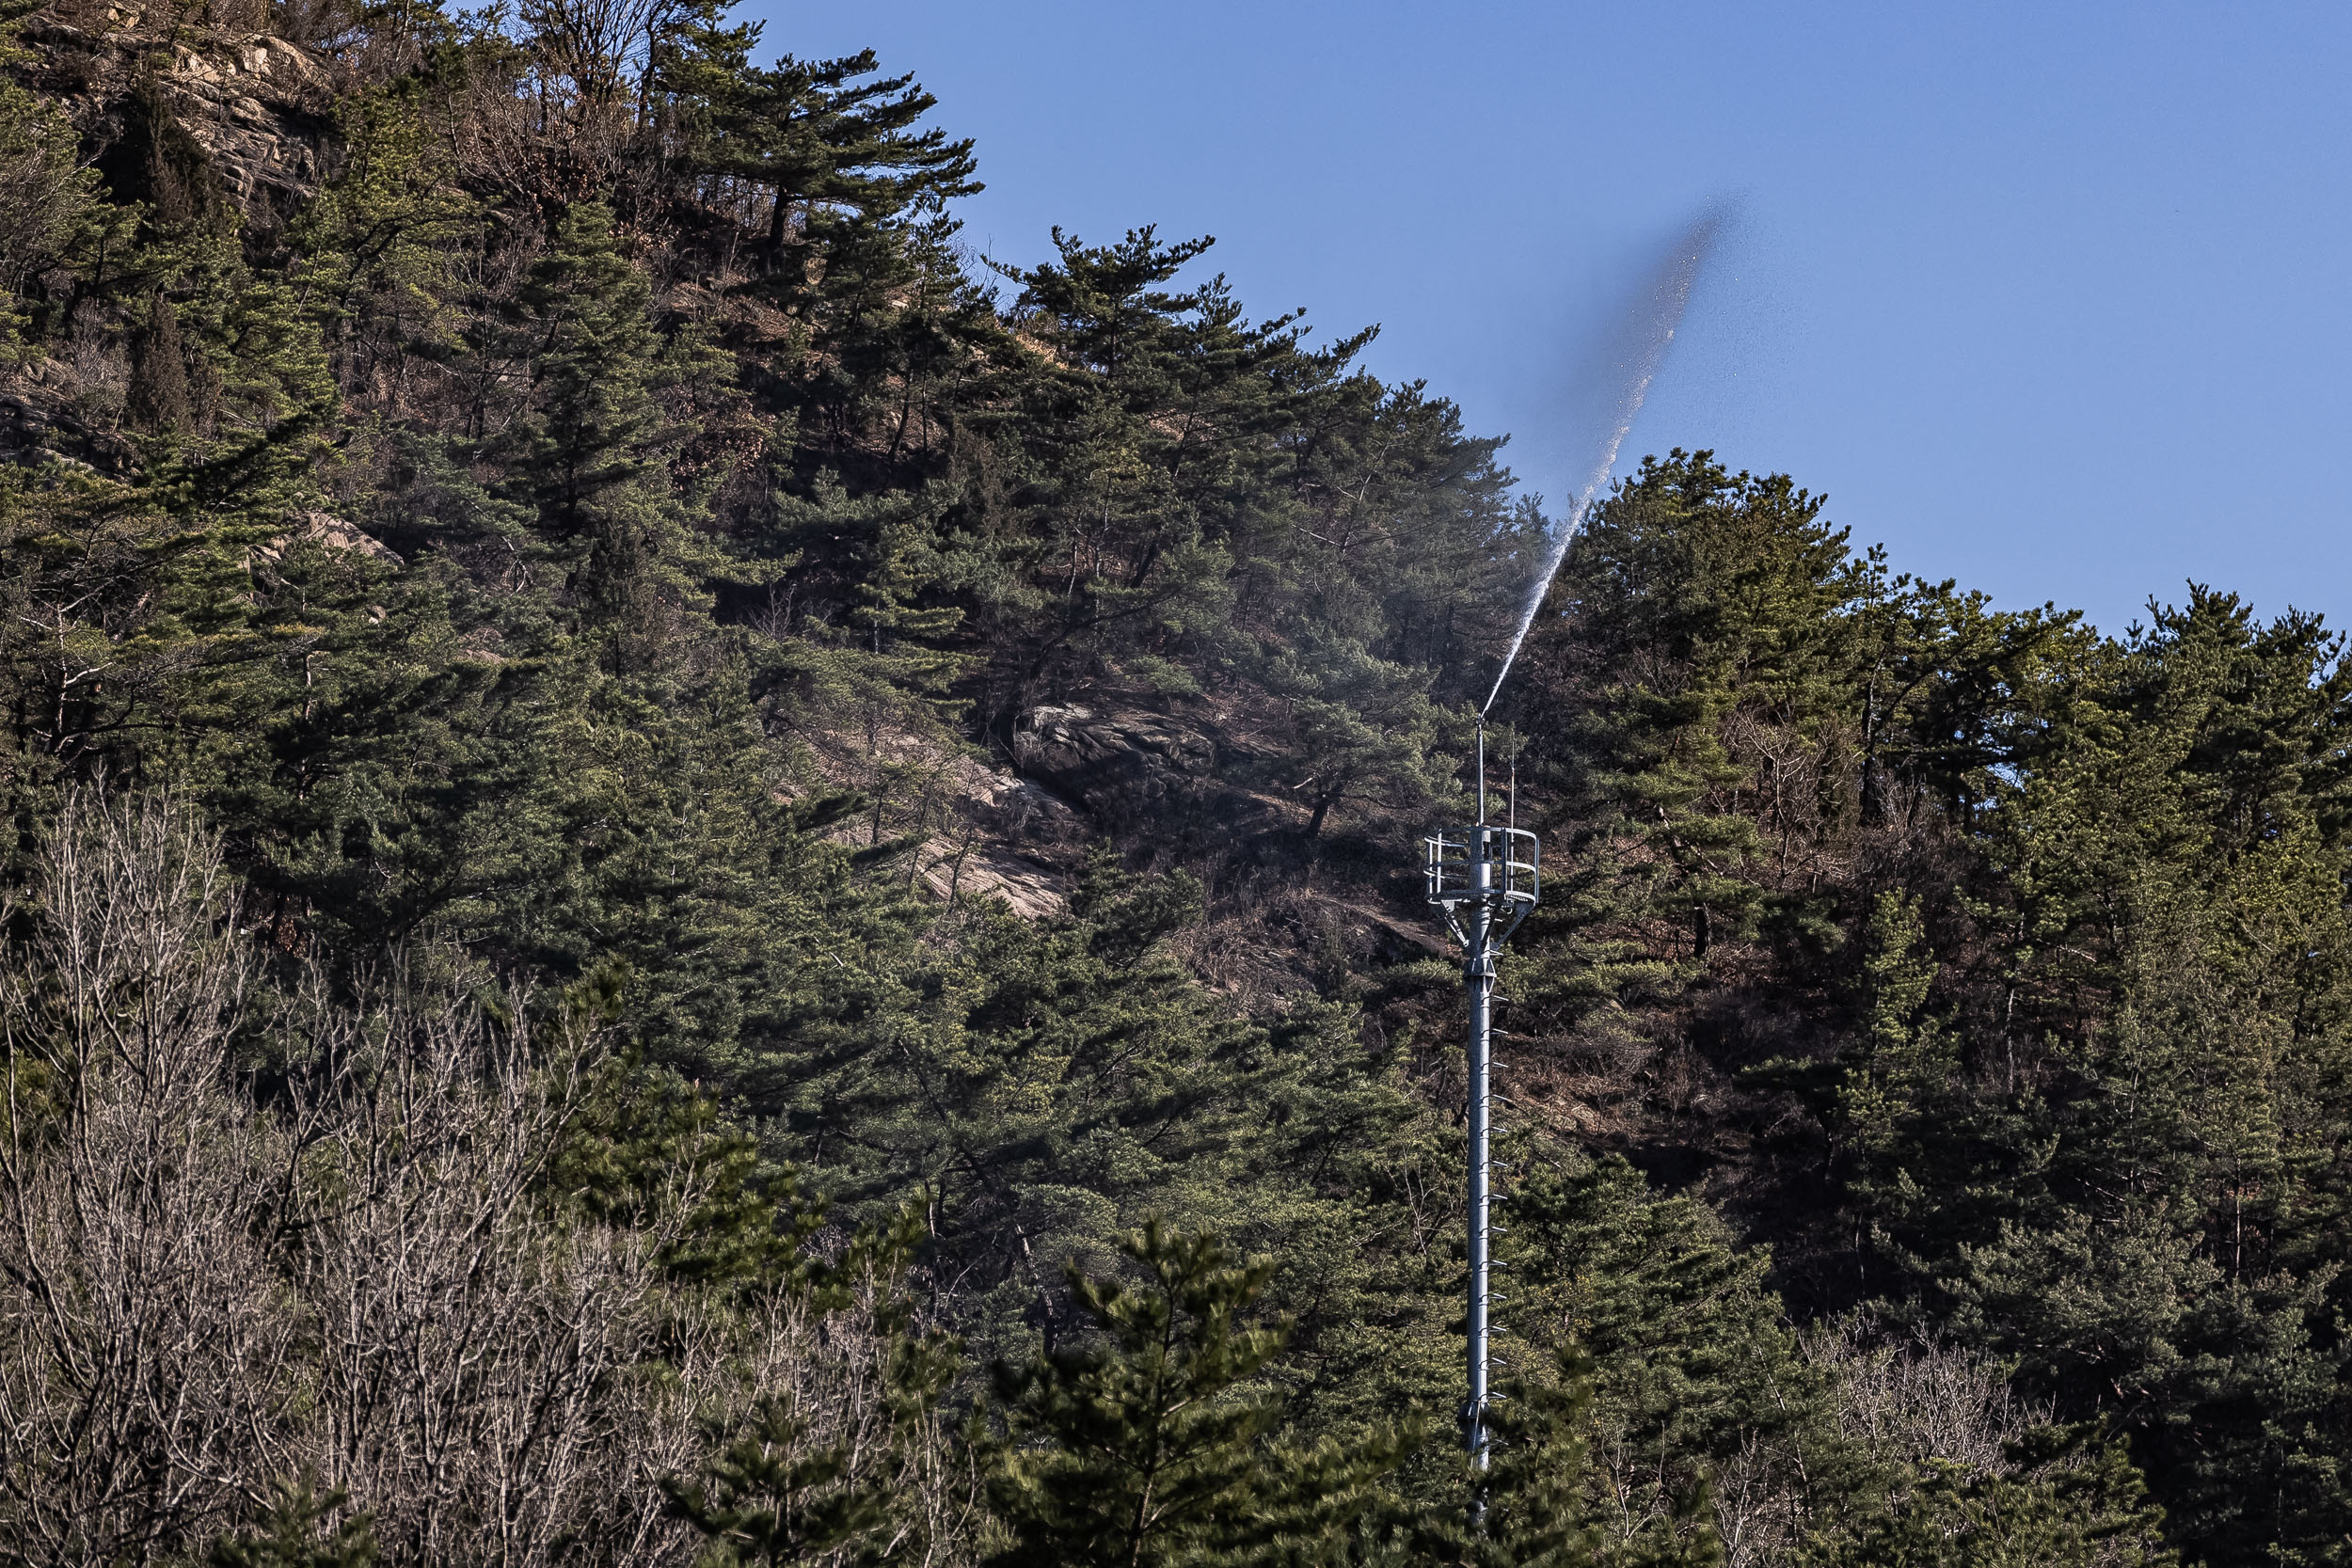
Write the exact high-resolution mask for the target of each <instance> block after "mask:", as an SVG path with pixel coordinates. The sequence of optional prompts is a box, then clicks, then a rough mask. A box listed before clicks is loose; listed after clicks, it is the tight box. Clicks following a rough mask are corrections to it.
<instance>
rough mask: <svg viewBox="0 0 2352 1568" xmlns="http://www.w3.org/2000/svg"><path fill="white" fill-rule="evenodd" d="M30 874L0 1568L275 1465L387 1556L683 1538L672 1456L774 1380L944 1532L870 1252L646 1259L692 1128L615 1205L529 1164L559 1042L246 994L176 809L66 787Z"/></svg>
mask: <svg viewBox="0 0 2352 1568" xmlns="http://www.w3.org/2000/svg"><path fill="white" fill-rule="evenodd" d="M37 889H38V891H37V895H36V902H35V904H34V906H33V907H31V908H24V909H18V908H13V907H11V908H8V909H6V910H0V915H5V916H9V917H17V916H21V917H23V918H22V924H24V925H26V926H29V927H30V928H31V929H32V931H33V932H34V933H35V934H34V935H33V937H32V938H31V940H30V941H29V942H27V943H26V944H24V946H23V947H22V949H21V950H19V951H16V952H13V953H11V954H9V955H8V963H7V964H6V967H5V973H4V974H0V1045H5V1048H6V1052H7V1058H6V1062H5V1064H4V1066H5V1072H6V1094H7V1099H6V1102H5V1108H6V1122H5V1127H0V1563H24V1564H36V1563H37V1564H42V1565H54V1568H65V1565H69V1564H71V1565H76V1568H78V1565H83V1564H96V1563H102V1562H106V1563H111V1562H116V1561H135V1560H151V1559H153V1558H157V1557H162V1556H167V1555H170V1554H174V1553H183V1552H185V1551H187V1550H189V1549H191V1548H193V1547H199V1546H200V1545H201V1544H203V1543H204V1542H205V1541H206V1540H207V1539H209V1538H210V1537H211V1536H212V1535H214V1534H215V1533H217V1532H219V1531H220V1530H222V1529H223V1528H228V1527H230V1525H232V1524H234V1523H235V1522H236V1521H238V1520H240V1519H242V1518H245V1517H248V1516H250V1515H252V1514H253V1513H255V1512H257V1511H258V1510H259V1509H260V1508H262V1507H263V1506H265V1505H266V1502H267V1500H268V1497H269V1496H270V1492H271V1488H272V1486H273V1483H275V1482H276V1481H278V1480H279V1479H281V1478H285V1477H290V1476H296V1475H315V1476H317V1477H319V1478H321V1480H322V1481H324V1482H326V1484H328V1485H331V1486H334V1487H339V1488H342V1489H343V1490H344V1491H345V1492H346V1493H347V1495H348V1506H349V1507H351V1508H353V1509H355V1510H364V1511H365V1512H367V1513H369V1514H370V1515H371V1517H372V1519H373V1525H374V1532H375V1537H376V1540H377V1541H378V1542H379V1544H380V1545H381V1549H382V1552H383V1555H384V1557H385V1559H386V1560H388V1561H393V1562H414V1563H433V1564H467V1563H484V1564H493V1563H495V1564H501V1565H513V1568H522V1565H531V1564H543V1563H554V1562H557V1561H563V1562H566V1563H570V1562H612V1563H621V1562H627V1563H631V1564H661V1563H683V1562H685V1561H687V1560H689V1559H690V1558H691V1557H692V1556H693V1554H694V1551H695V1550H696V1547H697V1538H696V1537H695V1536H694V1535H693V1533H692V1532H691V1530H690V1529H689V1528H687V1527H686V1526H684V1525H683V1524H681V1523H680V1522H679V1521H678V1520H677V1519H676V1518H675V1517H674V1516H673V1515H672V1513H671V1512H670V1511H669V1509H668V1508H667V1506H666V1497H665V1493H664V1489H663V1482H664V1481H665V1480H667V1479H671V1478H676V1477H680V1476H690V1475H692V1474H694V1473H695V1472H696V1471H697V1470H698V1468H700V1467H701V1466H702V1465H704V1464H705V1463H706V1462H707V1459H708V1457H709V1455H710V1454H711V1453H712V1452H713V1451H715V1449H718V1448H721V1447H723V1446H724V1445H725V1444H727V1443H729V1442H731V1441H734V1440H735V1439H736V1438H737V1436H738V1435H739V1433H741V1432H742V1431H743V1430H745V1426H746V1422H747V1421H748V1420H749V1419H750V1417H751V1413H752V1412H753V1411H754V1410H755V1408H756V1407H758V1406H759V1404H760V1402H762V1401H763V1400H764V1401H767V1402H771V1403H772V1402H778V1401H782V1402H787V1403H788V1404H789V1405H790V1406H791V1407H792V1408H793V1409H794V1410H795V1411H796V1412H797V1413H799V1414H800V1415H801V1416H802V1417H803V1419H802V1420H801V1421H800V1422H799V1423H798V1430H799V1433H800V1435H799V1436H798V1437H796V1438H795V1441H796V1442H799V1441H804V1442H806V1443H808V1444H810V1445H813V1446H816V1447H825V1446H829V1445H838V1446H841V1447H842V1448H843V1449H845V1451H847V1452H848V1453H849V1455H850V1465H851V1468H852V1471H853V1472H854V1473H855V1474H856V1475H857V1476H859V1477H862V1478H866V1479H869V1480H870V1479H874V1478H882V1479H885V1480H886V1481H887V1482H888V1484H890V1485H891V1486H892V1487H894V1488H897V1489H898V1490H899V1491H900V1492H901V1493H902V1494H903V1495H904V1496H905V1497H908V1498H909V1499H910V1500H911V1502H912V1504H913V1506H912V1507H911V1508H909V1509H907V1510H904V1511H902V1514H901V1517H902V1518H903V1520H904V1528H903V1530H902V1533H903V1535H904V1536H905V1539H906V1541H907V1542H909V1543H911V1544H914V1545H912V1546H911V1549H910V1560H918V1559H919V1560H924V1561H933V1562H936V1561H949V1560H961V1557H962V1556H963V1555H965V1554H964V1552H963V1548H962V1544H961V1543H962V1542H963V1541H964V1540H965V1538H966V1537H967V1536H968V1534H969V1530H970V1528H971V1525H972V1521H973V1519H974V1517H975V1504H974V1497H975V1489H974V1486H973V1483H972V1477H971V1475H970V1473H969V1465H968V1462H967V1463H965V1464H963V1465H961V1466H960V1465H959V1464H958V1462H957V1460H956V1459H955V1458H954V1457H952V1453H951V1449H950V1446H949V1445H948V1444H947V1443H946V1441H945V1439H944V1435H943V1434H941V1433H937V1432H935V1431H929V1429H927V1431H928V1432H929V1437H930V1439H933V1440H929V1441H926V1440H918V1441H916V1442H914V1443H913V1444H909V1443H907V1442H905V1441H902V1440H901V1441H895V1442H894V1441H890V1440H887V1432H886V1429H887V1427H888V1426H889V1418H888V1417H887V1415H886V1413H885V1410H884V1404H885V1402H886V1400H887V1398H888V1397H889V1395H888V1390H887V1389H886V1387H885V1383H886V1379H885V1377H884V1375H883V1374H884V1369H885V1368H886V1366H887V1365H888V1358H889V1356H890V1355H891V1354H892V1346H891V1343H890V1342H889V1338H888V1335H887V1334H886V1333H885V1332H882V1331H880V1330H878V1328H877V1326H876V1325H877V1324H878V1323H880V1322H881V1321H882V1320H881V1319H880V1318H879V1317H878V1315H877V1313H878V1310H879V1304H880V1301H881V1299H882V1294H883V1293H886V1292H887V1291H889V1290H890V1289H893V1288H895V1286H894V1283H893V1282H890V1281H884V1280H879V1279H867V1280H866V1281H865V1282H864V1284H863V1287H862V1290H859V1291H850V1292H849V1295H850V1298H851V1299H850V1300H849V1301H848V1302H847V1304H846V1305H845V1304H843V1303H842V1302H839V1301H832V1302H829V1303H828V1304H826V1305H818V1304H816V1303H814V1302H812V1301H811V1300H810V1299H809V1298H808V1297H807V1295H806V1293H805V1292H804V1291H801V1290H799V1289H798V1288H797V1287H796V1285H795V1283H794V1282H793V1281H791V1280H778V1281H776V1282H774V1283H773V1284H772V1285H771V1286H770V1287H767V1288H765V1289H762V1290H759V1291H754V1292H753V1293H752V1294H751V1295H750V1296H749V1297H745V1296H744V1295H743V1294H742V1291H741V1288H740V1287H739V1286H738V1287H733V1288H719V1287H711V1288H703V1287H696V1286H693V1285H691V1284H689V1283H686V1282H682V1281H681V1280H679V1279H677V1278H675V1277H674V1275H672V1273H671V1272H670V1271H668V1270H667V1269H666V1268H665V1266H664V1263H663V1259H664V1257H665V1255H666V1252H667V1249H669V1248H670V1247H671V1245H672V1244H673V1243H675V1242H676V1241H677V1240H678V1239H679V1236H680V1234H681V1230H682V1227H684V1226H686V1225H687V1224H688V1223H690V1218H691V1215H692V1214H693V1213H694V1212H696V1209H697V1205H698V1204H699V1203H700V1202H701V1200H702V1199H703V1197H704V1196H706V1194H705V1193H704V1191H703V1190H702V1184H703V1183H704V1182H706V1181H707V1180H709V1178H708V1177H707V1176H706V1175H703V1174H699V1172H700V1170H701V1166H700V1165H699V1164H697V1163H696V1162H694V1161H692V1160H689V1159H680V1160H679V1161H677V1162H676V1163H675V1164H674V1165H672V1166H671V1167H668V1168H666V1169H665V1171H664V1172H662V1173H661V1174H660V1176H659V1177H658V1179H657V1182H656V1185H657V1189H658V1190H657V1191H656V1192H655V1194H654V1195H653V1200H652V1201H651V1202H650V1203H649V1204H645V1205H643V1206H641V1211H640V1212H636V1213H634V1214H633V1215H632V1218H631V1220H630V1221H629V1222H628V1223H619V1222H613V1221H607V1220H602V1219H598V1218H596V1217H595V1216H594V1215H593V1214H592V1213H591V1212H589V1211H588V1210H586V1209H584V1208H583V1207H582V1206H581V1205H580V1204H579V1203H577V1202H575V1201H573V1200H572V1199H571V1197H570V1196H569V1195H567V1194H564V1193H562V1192H560V1191H555V1190H553V1183H551V1182H550V1181H549V1180H548V1177H549V1173H550V1162H551V1161H552V1159H553V1158H554V1156H555V1153H556V1151H557V1150H558V1149H559V1148H561V1147H562V1146H563V1142H564V1138H565V1136H566V1135H567V1132H568V1131H569V1130H570V1128H571V1126H572V1124H573V1123H574V1121H575V1119H576V1118H577V1117H578V1116H579V1114H580V1109H581V1107H582V1105H583V1103H584V1101H585V1098H586V1096H587V1095H588V1093H589V1092H590V1084H591V1073H590V1069H591V1067H592V1062H591V1053H590V1050H589V1046H590V1043H591V1042H590V1040H589V1039H588V1038H587V1037H585V1036H584V1034H582V1033H580V1032H578V1031H575V1032H574V1033H572V1034H568V1035H567V1034H565V1033H564V1031H563V1030H562V1029H561V1028H558V1029H557V1030H555V1031H554V1035H553V1037H550V1036H549V1034H548V1032H547V1031H546V1030H542V1031H541V1033H540V1034H539V1035H538V1036H535V1037H534V1036H533V1035H532V1033H531V1032H530V1031H529V1030H527V1029H526V1028H524V1027H523V1026H522V1025H521V1024H520V1023H519V1022H496V1021H493V1020H492V1019H489V1018H486V1017H485V1016H484V1014H483V1012H482V1010H481V1009H480V1008H478V1007H476V1006H472V1005H471V1004H469V1003H468V1002H466V1001H464V1000H463V999H462V998H461V997H460V996H458V995H457V994H456V993H455V992H454V991H453V990H452V989H450V988H447V987H443V988H439V989H437V990H430V989H423V990H420V991H418V992H414V993H411V992H405V991H403V990H399V989H397V988H394V989H391V990H388V991H386V992H385V994H383V995H382V996H380V997H378V998H375V999H373V1000H371V1001H370V1002H368V1003H367V1004H365V1005H363V1006H342V1005H338V1004H337V1003H336V1002H335V1001H334V1000H333V999H332V998H331V996H330V994H329V990H328V988H327V987H326V985H325V984H324V983H323V982H322V981H321V980H320V979H319V978H318V977H317V976H316V975H311V976H310V977H309V978H308V979H307V980H306V981H304V982H302V983H299V984H298V985H297V986H296V988H295V989H294V990H292V991H291V992H287V991H272V990H267V989H266V988H264V987H263V986H262V984H261V978H260V976H259V974H258V973H257V969H256V966H255V964H254V962H253V960H252V958H251V957H250V956H249V955H250V951H251V950H250V948H249V947H248V945H247V942H246V937H245V935H244V934H242V933H241V932H240V930H239V928H238V909H237V900H236V896H235V893H234V890H233V888H232V886H231V884H230V879H228V878H227V877H226V876H225V874H224V873H223V871H222V868H221V862H220V854H219V848H218V846H217V844H216V843H215V841H214V840H213V839H211V838H210V837H209V836H208V835H207V834H205V833H204V832H202V831H201V830H200V829H199V828H198V827H197V826H195V825H194V818H193V816H192V815H191V814H189V813H187V812H184V811H183V810H180V809H177V808H175V807H174V806H173V805H172V804H171V803H170V802H168V801H163V800H136V799H115V800H105V799H103V798H99V797H95V796H91V797H85V798H82V799H80V800H76V801H74V802H72V804H71V805H70V806H69V809H68V810H67V812H66V814H65V820H64V822H63V824H62V825H61V827H60V829H59V831H58V832H57V833H56V835H55V837H54V839H53V840H52V842H51V844H50V845H49V847H48V849H47V851H46V855H45V858H44V860H43V862H42V863H41V866H40V876H39V878H38V882H37ZM4 924H6V921H4V920H0V925H4ZM264 999H266V1000H267V1001H268V1003H269V1004H270V1005H269V1006H266V1007H263V1006H259V1005H258V1004H259V1003H260V1002H262V1000H264ZM526 1001H527V999H523V998H514V999H512V1000H511V1005H510V1006H506V1007H504V1008H502V1009H501V1018H503V1019H506V1020H513V1021H520V1020H523V1019H526V1018H528V1017H530V1016H531V1014H532V1009H531V1008H530V1007H529V1006H526ZM257 1062H258V1063H261V1064H262V1065H264V1066H265V1067H266V1069H267V1070H266V1071H261V1070H255V1064H256V1063H257ZM241 1063H242V1064H243V1070H240V1064H241ZM263 1084H266V1085H268V1090H267V1092H266V1093H263V1092H262V1087H261V1085H263Z"/></svg>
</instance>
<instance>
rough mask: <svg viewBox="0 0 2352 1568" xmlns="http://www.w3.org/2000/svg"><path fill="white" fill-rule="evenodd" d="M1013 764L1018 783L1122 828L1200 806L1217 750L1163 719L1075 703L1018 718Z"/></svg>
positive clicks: (1190, 731)
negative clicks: (1027, 782)
mask: <svg viewBox="0 0 2352 1568" xmlns="http://www.w3.org/2000/svg"><path fill="white" fill-rule="evenodd" d="M1013 760H1014V762H1015V763H1016V764H1017V765H1018V766H1019V768H1020V770H1021V773H1022V776H1023V777H1025V778H1027V779H1031V780H1034V781H1036V782H1037V783H1039V784H1043V785H1044V786H1045V787H1046V788H1047V789H1050V790H1051V791H1053V792H1054V793H1055V794H1056V795H1058V796H1060V797H1061V798H1062V799H1063V800H1068V801H1070V802H1072V803H1073V804H1074V805H1077V806H1080V807H1083V808H1084V809H1085V810H1086V811H1087V813H1088V814H1089V815H1090V816H1094V817H1095V818H1097V819H1098V820H1100V821H1103V822H1104V823H1120V824H1123V823H1128V822H1134V821H1138V820H1142V819H1144V818H1146V817H1149V816H1163V815H1165V814H1167V813H1168V812H1171V811H1175V810H1180V809H1182V808H1184V807H1185V806H1188V805H1190V804H1192V803H1194V802H1195V801H1197V800H1198V799H1199V798H1200V794H1201V791H1202V789H1203V786H1204V785H1206V784H1208V783H1209V782H1210V780H1211V779H1212V778H1213V776H1214V775H1213V770H1214V768H1215V767H1216V742H1215V741H1214V740H1212V739H1211V738H1210V737H1209V736H1207V735H1205V734H1203V733H1202V732H1201V731H1200V730H1198V729H1195V728H1193V727H1191V726H1190V725H1187V724H1185V723H1184V722H1182V721H1179V720H1175V719H1171V718H1168V716H1167V715H1165V714H1158V713H1152V712H1148V711H1145V710H1143V709H1140V708H1118V709H1111V708H1092V707H1084V706H1080V705H1077V704H1074V703H1073V704H1070V705H1063V706H1055V707H1037V708H1032V709H1030V710H1029V711H1028V712H1027V713H1025V714H1024V715H1022V718H1021V722H1020V724H1019V726H1018V727H1017V728H1016V729H1015V730H1014V732H1013Z"/></svg>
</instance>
